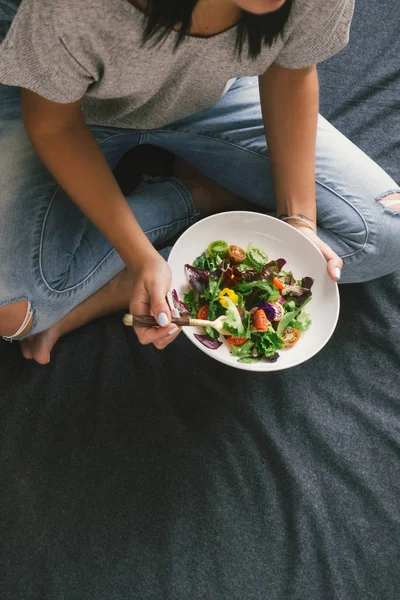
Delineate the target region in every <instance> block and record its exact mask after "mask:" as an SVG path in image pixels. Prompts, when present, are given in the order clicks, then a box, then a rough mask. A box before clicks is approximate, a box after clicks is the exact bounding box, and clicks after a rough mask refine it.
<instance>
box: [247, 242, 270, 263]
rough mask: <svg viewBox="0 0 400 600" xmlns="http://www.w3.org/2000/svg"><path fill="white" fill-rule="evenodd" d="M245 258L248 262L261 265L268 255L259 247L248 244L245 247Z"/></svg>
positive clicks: (266, 260) (265, 261)
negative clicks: (246, 247)
mask: <svg viewBox="0 0 400 600" xmlns="http://www.w3.org/2000/svg"><path fill="white" fill-rule="evenodd" d="M247 260H248V261H249V262H250V264H253V265H256V266H257V267H263V266H264V265H265V264H266V263H267V262H268V256H267V255H266V254H265V252H263V251H262V250H260V249H259V248H254V247H253V246H251V245H250V246H249V247H248V249H247Z"/></svg>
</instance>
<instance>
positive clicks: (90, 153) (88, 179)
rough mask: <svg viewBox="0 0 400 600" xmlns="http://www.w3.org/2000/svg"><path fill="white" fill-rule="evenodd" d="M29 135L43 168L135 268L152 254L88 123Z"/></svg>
mask: <svg viewBox="0 0 400 600" xmlns="http://www.w3.org/2000/svg"><path fill="white" fill-rule="evenodd" d="M28 135H29V137H30V139H31V142H32V144H33V146H34V147H35V149H36V151H37V153H38V155H39V156H40V158H41V160H42V162H43V163H44V165H45V166H46V167H47V168H48V170H49V171H50V173H51V174H52V175H53V177H54V179H55V180H56V181H57V183H58V184H59V185H60V186H61V187H62V188H63V190H65V192H66V193H67V194H68V196H69V197H70V198H71V200H73V202H74V203H75V204H76V205H77V206H79V208H80V209H81V210H82V212H83V213H84V214H85V215H86V216H87V217H88V219H89V220H90V221H91V222H92V223H93V224H94V225H95V226H96V227H97V228H98V229H99V230H100V231H101V232H102V233H103V235H104V236H105V237H106V238H107V239H108V240H109V242H110V243H111V245H112V246H113V247H114V248H116V250H117V251H118V253H119V255H120V256H121V258H122V260H123V261H124V263H125V264H126V265H127V266H128V267H130V268H131V269H135V268H136V266H138V263H139V262H140V261H141V260H142V258H143V257H144V256H147V255H150V254H151V253H152V252H154V250H153V248H152V246H151V244H150V242H149V241H148V240H147V238H146V236H145V234H144V233H143V231H142V229H141V228H140V226H139V224H138V222H137V221H136V219H135V217H134V216H133V214H132V211H131V209H130V207H129V205H128V203H127V201H126V199H125V198H124V196H123V194H122V193H121V190H120V189H119V186H118V184H117V182H116V180H115V178H114V175H113V174H112V172H111V170H110V168H109V166H108V163H107V161H106V159H105V158H104V155H103V154H102V152H101V150H100V149H99V147H98V144H97V141H96V139H95V137H94V136H93V134H92V133H91V131H90V130H89V128H88V127H87V126H86V125H85V123H84V122H83V120H82V122H81V123H74V124H73V125H71V126H70V127H68V128H64V129H62V130H61V131H58V132H51V133H50V132H46V133H43V132H41V133H38V132H36V133H35V131H34V130H32V129H31V130H29V128H28Z"/></svg>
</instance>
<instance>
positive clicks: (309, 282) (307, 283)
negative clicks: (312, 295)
mask: <svg viewBox="0 0 400 600" xmlns="http://www.w3.org/2000/svg"><path fill="white" fill-rule="evenodd" d="M313 283H314V279H313V278H312V277H303V279H302V281H301V287H303V288H306V289H307V290H311V288H312V286H313Z"/></svg>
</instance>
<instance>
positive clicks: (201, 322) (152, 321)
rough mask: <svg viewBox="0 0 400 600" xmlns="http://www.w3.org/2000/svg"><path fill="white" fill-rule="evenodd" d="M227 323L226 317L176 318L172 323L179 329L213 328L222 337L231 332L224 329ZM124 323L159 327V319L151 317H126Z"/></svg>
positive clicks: (130, 325)
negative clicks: (211, 319)
mask: <svg viewBox="0 0 400 600" xmlns="http://www.w3.org/2000/svg"><path fill="white" fill-rule="evenodd" d="M225 321H226V317H225V316H223V315H222V316H221V317H218V319H215V321H207V320H206V319H192V318H191V317H174V318H172V319H171V323H173V324H174V325H178V327H212V328H213V329H215V330H216V331H218V333H221V334H222V335H227V334H229V331H227V330H226V329H224V324H225ZM122 322H123V324H124V325H126V326H127V327H159V324H158V322H157V319H156V318H155V317H151V316H149V315H130V314H126V315H124V318H123V319H122Z"/></svg>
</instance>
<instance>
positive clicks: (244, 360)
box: [238, 356, 262, 365]
mask: <svg viewBox="0 0 400 600" xmlns="http://www.w3.org/2000/svg"><path fill="white" fill-rule="evenodd" d="M261 359H262V356H243V358H239V360H238V362H239V363H247V364H248V365H252V364H254V363H258V362H260V360H261Z"/></svg>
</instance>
